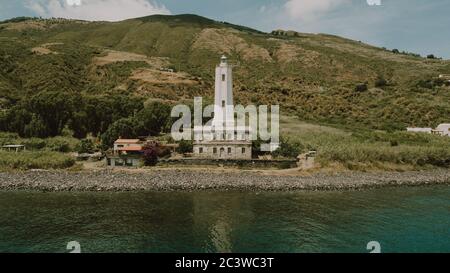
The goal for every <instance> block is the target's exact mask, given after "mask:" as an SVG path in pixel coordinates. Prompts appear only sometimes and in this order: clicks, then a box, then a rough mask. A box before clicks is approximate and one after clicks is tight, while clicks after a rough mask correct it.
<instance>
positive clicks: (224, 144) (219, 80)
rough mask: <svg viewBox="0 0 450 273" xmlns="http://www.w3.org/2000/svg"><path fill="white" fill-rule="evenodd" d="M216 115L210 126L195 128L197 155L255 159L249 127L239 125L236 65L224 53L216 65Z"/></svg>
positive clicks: (211, 157)
mask: <svg viewBox="0 0 450 273" xmlns="http://www.w3.org/2000/svg"><path fill="white" fill-rule="evenodd" d="M214 92H215V93H214V118H213V120H212V124H211V125H209V126H200V128H194V135H198V134H205V133H206V136H208V137H206V136H205V135H203V136H204V137H196V138H195V142H194V153H193V154H194V157H195V158H202V159H214V160H251V158H252V141H251V140H250V137H249V134H247V133H248V131H249V129H248V128H237V127H236V126H235V120H234V101H233V67H232V65H230V64H229V63H228V59H227V57H225V56H222V58H221V59H220V64H219V65H217V66H216V84H215V90H214Z"/></svg>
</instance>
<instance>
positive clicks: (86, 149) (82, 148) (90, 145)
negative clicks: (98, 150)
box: [76, 139, 95, 154]
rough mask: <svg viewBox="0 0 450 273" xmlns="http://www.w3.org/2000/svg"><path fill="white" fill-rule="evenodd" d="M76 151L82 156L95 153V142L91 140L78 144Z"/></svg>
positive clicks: (84, 140)
mask: <svg viewBox="0 0 450 273" xmlns="http://www.w3.org/2000/svg"><path fill="white" fill-rule="evenodd" d="M76 151H77V152H78V153H80V154H92V153H93V152H95V146H94V142H92V140H91V139H83V140H81V141H80V143H78V145H77V147H76Z"/></svg>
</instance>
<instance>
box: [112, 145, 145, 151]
mask: <svg viewBox="0 0 450 273" xmlns="http://www.w3.org/2000/svg"><path fill="white" fill-rule="evenodd" d="M117 150H118V151H121V152H140V151H142V150H143V148H142V147H140V146H132V147H124V148H119V149H117Z"/></svg>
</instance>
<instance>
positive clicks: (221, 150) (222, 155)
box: [220, 148, 225, 158]
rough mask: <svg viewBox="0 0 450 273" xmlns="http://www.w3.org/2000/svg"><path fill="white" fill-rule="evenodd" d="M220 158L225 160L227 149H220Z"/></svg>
mask: <svg viewBox="0 0 450 273" xmlns="http://www.w3.org/2000/svg"><path fill="white" fill-rule="evenodd" d="M220 158H225V148H220Z"/></svg>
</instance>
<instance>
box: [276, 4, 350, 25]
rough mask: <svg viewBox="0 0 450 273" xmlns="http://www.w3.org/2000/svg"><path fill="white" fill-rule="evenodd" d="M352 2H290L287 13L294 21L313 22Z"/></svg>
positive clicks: (287, 5)
mask: <svg viewBox="0 0 450 273" xmlns="http://www.w3.org/2000/svg"><path fill="white" fill-rule="evenodd" d="M350 1H351V0H289V1H288V2H287V3H286V4H285V5H284V9H285V12H287V14H288V15H289V16H290V17H291V18H292V19H300V20H304V21H311V20H314V19H317V18H318V17H320V16H321V15H323V14H325V13H326V12H329V11H331V10H333V9H335V8H337V7H338V6H340V5H342V4H347V3H349V2H350Z"/></svg>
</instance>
